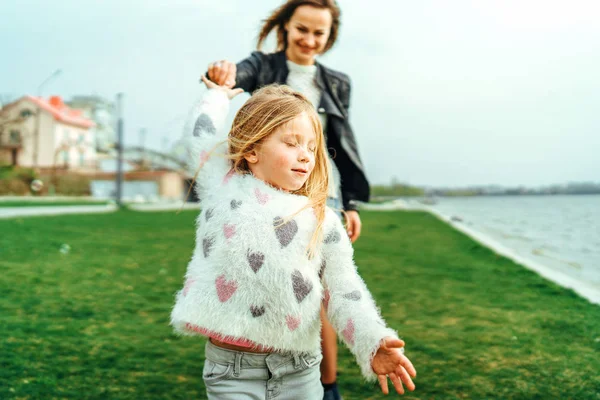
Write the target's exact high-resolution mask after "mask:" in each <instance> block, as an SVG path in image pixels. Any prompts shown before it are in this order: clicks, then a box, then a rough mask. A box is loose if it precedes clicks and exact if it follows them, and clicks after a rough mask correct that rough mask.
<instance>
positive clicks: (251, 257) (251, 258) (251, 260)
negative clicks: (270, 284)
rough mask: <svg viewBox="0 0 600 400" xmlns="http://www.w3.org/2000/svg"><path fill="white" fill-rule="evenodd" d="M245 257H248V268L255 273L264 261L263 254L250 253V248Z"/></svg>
mask: <svg viewBox="0 0 600 400" xmlns="http://www.w3.org/2000/svg"><path fill="white" fill-rule="evenodd" d="M246 258H247V259H248V264H250V268H252V271H254V273H257V272H258V270H259V269H260V267H262V265H263V263H264V262H265V255H264V254H263V253H260V252H256V253H252V252H251V251H250V250H248V254H247V255H246Z"/></svg>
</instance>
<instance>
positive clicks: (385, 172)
mask: <svg viewBox="0 0 600 400" xmlns="http://www.w3.org/2000/svg"><path fill="white" fill-rule="evenodd" d="M279 4H280V1H279V0H252V1H248V0H218V1H214V0H211V1H207V0H164V1H158V0H131V1H128V0H103V1H91V0H90V1H75V0H72V1H67V0H53V1H42V0H18V1H17V0H12V1H9V0H6V1H2V2H0V15H2V21H3V22H2V24H0V51H1V53H0V54H2V62H1V63H0V94H11V95H14V96H20V95H22V94H36V91H37V87H38V85H39V84H40V83H41V82H42V81H44V79H45V78H46V77H47V76H48V75H50V74H51V73H52V72H53V71H54V70H56V69H57V68H60V69H62V70H63V73H62V75H60V76H59V77H58V78H56V79H54V80H53V81H51V82H49V83H48V84H47V85H46V86H45V87H44V89H43V95H45V96H48V95H51V94H58V95H61V96H63V97H65V98H67V99H68V98H69V97H70V96H72V95H76V94H98V95H101V96H104V97H107V98H109V99H114V96H115V94H116V93H118V92H123V93H125V134H126V144H139V134H138V131H139V129H140V128H146V129H147V135H146V144H147V145H148V146H150V147H153V148H156V149H159V148H162V147H163V146H164V144H165V142H166V141H168V142H169V144H173V143H175V141H176V140H177V139H178V138H179V137H180V136H181V126H182V123H183V118H184V116H185V115H186V113H187V109H188V108H189V106H190V105H191V103H192V101H193V100H194V99H195V98H196V97H197V96H198V95H199V94H200V93H201V86H200V85H199V84H198V77H199V75H200V73H201V72H202V71H204V70H205V68H206V65H207V64H208V63H209V62H211V61H215V60H218V59H222V58H226V59H230V60H232V61H238V60H240V59H242V58H244V57H246V56H247V55H248V54H249V53H250V52H251V51H252V50H253V49H254V47H255V38H256V35H257V32H258V28H259V25H260V21H261V20H262V19H263V18H265V17H266V16H267V14H268V13H269V12H270V11H271V10H272V9H274V8H275V7H277V6H278V5H279ZM339 4H340V6H341V8H342V27H341V31H340V35H339V39H338V42H337V44H336V46H335V47H334V48H333V49H332V50H331V51H330V52H329V53H328V54H327V55H325V56H323V57H322V58H321V61H322V62H323V63H324V64H325V65H327V66H329V67H331V68H334V69H338V70H341V71H343V72H346V73H347V74H349V75H350V76H351V78H352V81H353V93H352V99H351V122H352V124H353V127H354V130H355V134H356V136H357V138H358V142H359V148H360V152H361V155H362V157H363V160H364V162H365V165H366V169H367V174H368V176H369V178H370V180H371V182H373V183H389V182H390V180H391V179H392V177H396V178H397V180H399V181H402V182H407V183H410V184H415V185H429V186H463V185H470V184H501V185H519V184H523V185H529V186H538V185H545V184H550V183H556V182H568V181H596V182H600V23H598V18H599V16H600V2H598V1H597V0H588V1H581V0H564V1H553V0H489V1H478V0H472V1H467V0H453V1H452V2H446V1H433V0H419V1H399V0H375V1H369V2H367V1H365V0H341V1H340V2H339ZM368 6H371V7H374V8H368ZM265 50H269V51H270V50H272V48H268V49H265ZM241 102H242V100H237V101H236V102H235V106H236V107H239V105H240V104H241ZM165 138H167V139H165Z"/></svg>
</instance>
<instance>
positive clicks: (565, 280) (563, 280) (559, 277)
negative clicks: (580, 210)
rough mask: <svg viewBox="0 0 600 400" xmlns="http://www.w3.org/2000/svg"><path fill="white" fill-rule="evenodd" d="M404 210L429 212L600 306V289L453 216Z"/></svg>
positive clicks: (409, 208)
mask: <svg viewBox="0 0 600 400" xmlns="http://www.w3.org/2000/svg"><path fill="white" fill-rule="evenodd" d="M404 209H405V210H407V211H412V210H414V211H417V210H421V211H427V212H429V213H431V214H433V215H435V216H436V217H437V218H438V219H439V220H441V221H442V222H444V223H446V224H448V225H450V226H451V227H453V228H454V229H456V230H458V231H459V232H461V233H463V234H465V235H467V236H468V237H469V238H471V239H472V240H474V241H476V242H477V243H479V244H481V245H483V246H485V247H487V248H489V249H490V250H492V251H493V252H495V253H497V254H499V255H501V256H502V257H506V258H508V259H509V260H511V261H514V262H515V263H517V264H519V265H522V266H523V267H525V268H527V269H529V270H531V271H534V272H536V273H537V274H538V275H540V276H542V277H543V278H546V279H548V280H550V281H552V282H554V283H556V284H557V285H560V286H562V287H565V288H567V289H571V290H573V291H574V292H575V293H577V294H578V295H580V296H581V297H583V298H585V299H586V300H588V301H589V302H590V303H592V304H597V305H600V288H597V287H594V286H593V285H590V284H588V283H586V282H584V281H580V280H578V279H575V278H573V277H571V276H569V275H567V274H565V273H563V272H560V271H556V270H554V269H551V268H549V267H548V266H546V265H543V264H541V263H539V262H536V261H533V260H531V259H528V258H525V257H523V256H520V255H518V254H516V252H515V251H513V250H512V249H510V248H509V247H507V246H505V245H503V244H502V243H500V242H499V241H497V240H496V239H492V238H491V237H489V236H488V235H486V234H484V233H481V232H479V231H477V230H475V229H472V228H469V227H467V226H465V225H464V224H463V223H461V222H457V221H453V220H452V218H451V216H448V215H445V214H443V213H441V212H440V211H438V210H436V209H435V208H433V207H431V206H421V207H414V208H413V207H410V206H407V207H406V208H404Z"/></svg>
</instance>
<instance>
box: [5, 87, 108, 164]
mask: <svg viewBox="0 0 600 400" xmlns="http://www.w3.org/2000/svg"><path fill="white" fill-rule="evenodd" d="M92 127H94V122H93V121H92V120H90V119H89V118H86V117H84V116H83V115H82V113H81V111H79V110H74V109H72V108H70V107H69V106H67V105H66V104H65V103H64V102H63V100H62V98H61V97H59V96H51V97H50V98H48V99H44V98H42V97H34V96H23V97H21V98H20V99H18V100H16V101H14V102H12V103H10V104H7V105H5V106H4V107H2V108H1V109H0V165H15V166H21V167H33V168H41V169H46V168H54V167H60V168H67V169H72V170H79V171H91V170H95V169H96V167H97V155H96V146H95V143H96V140H95V138H94V137H93V135H94V134H93V130H92V129H90V128H92Z"/></svg>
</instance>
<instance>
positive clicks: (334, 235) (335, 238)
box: [324, 230, 342, 244]
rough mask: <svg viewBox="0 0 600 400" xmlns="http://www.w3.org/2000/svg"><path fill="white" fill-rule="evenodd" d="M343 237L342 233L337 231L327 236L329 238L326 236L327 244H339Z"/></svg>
mask: <svg viewBox="0 0 600 400" xmlns="http://www.w3.org/2000/svg"><path fill="white" fill-rule="evenodd" d="M341 238H342V237H341V236H340V233H339V232H338V231H337V230H334V231H331V232H329V233H328V234H327V236H325V240H324V242H325V244H330V243H337V242H339V241H340V239H341Z"/></svg>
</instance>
